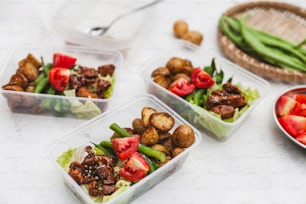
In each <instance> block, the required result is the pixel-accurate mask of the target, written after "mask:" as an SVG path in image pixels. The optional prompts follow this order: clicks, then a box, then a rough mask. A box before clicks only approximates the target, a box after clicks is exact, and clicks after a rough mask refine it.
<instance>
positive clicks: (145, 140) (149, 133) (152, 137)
mask: <svg viewBox="0 0 306 204" xmlns="http://www.w3.org/2000/svg"><path fill="white" fill-rule="evenodd" d="M158 140H159V135H158V132H157V130H156V129H155V128H154V127H148V128H146V129H145V130H144V131H143V133H142V134H141V136H140V143H141V144H144V145H148V146H151V145H154V144H156V143H157V142H158Z"/></svg>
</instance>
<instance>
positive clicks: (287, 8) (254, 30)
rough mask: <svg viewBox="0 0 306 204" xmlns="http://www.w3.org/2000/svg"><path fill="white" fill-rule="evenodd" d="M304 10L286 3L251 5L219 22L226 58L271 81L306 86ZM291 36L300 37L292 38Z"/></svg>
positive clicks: (231, 11)
mask: <svg viewBox="0 0 306 204" xmlns="http://www.w3.org/2000/svg"><path fill="white" fill-rule="evenodd" d="M305 23H306V15H305V9H302V8H300V7H299V6H296V5H292V4H288V3H283V2H265V1H260V2H248V3H243V4H239V5H237V6H235V7H233V8H230V9H229V10H227V11H226V12H224V13H223V14H222V16H221V17H220V20H219V27H218V28H219V30H218V39H219V46H220V47H221V50H222V51H223V52H224V54H225V56H226V57H228V58H229V59H231V60H232V61H234V62H235V63H236V64H238V65H240V66H242V67H243V68H245V69H247V70H249V71H251V72H253V73H255V74H257V75H259V76H262V77H265V78H267V79H269V80H275V81H283V82H290V83H297V84H304V83H305V82H306V47H305V42H306V38H305V36H306V26H305V25H306V24H305ZM292 33H298V34H297V35H292Z"/></svg>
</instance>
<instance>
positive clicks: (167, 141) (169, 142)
mask: <svg viewBox="0 0 306 204" xmlns="http://www.w3.org/2000/svg"><path fill="white" fill-rule="evenodd" d="M160 144H162V145H164V146H165V147H167V149H168V151H170V152H171V151H172V150H173V148H174V146H173V142H172V137H169V138H168V139H165V140H163V141H162V142H160Z"/></svg>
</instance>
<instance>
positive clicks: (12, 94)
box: [0, 46, 122, 118]
mask: <svg viewBox="0 0 306 204" xmlns="http://www.w3.org/2000/svg"><path fill="white" fill-rule="evenodd" d="M121 61H122V56H121V54H119V53H117V52H109V51H104V50H90V49H85V48H81V47H72V46H67V47H51V48H46V47H34V46H27V47H24V48H16V49H15V50H14V51H12V53H11V56H10V57H9V59H8V61H7V63H6V64H5V65H4V67H5V69H4V70H3V72H2V75H1V77H0V82H1V85H2V90H1V93H2V95H3V96H4V97H5V98H6V99H7V102H8V106H9V107H10V109H11V110H12V111H13V112H22V113H33V114H44V113H46V114H49V113H54V114H55V115H57V116H66V115H68V116H74V117H77V118H91V117H94V116H96V115H98V114H100V113H101V112H102V111H103V110H104V109H105V108H106V105H107V103H108V101H109V100H110V99H111V97H112V93H113V91H114V87H115V78H116V73H117V71H118V69H119V66H120V64H121Z"/></svg>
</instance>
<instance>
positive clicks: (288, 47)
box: [223, 16, 306, 67]
mask: <svg viewBox="0 0 306 204" xmlns="http://www.w3.org/2000/svg"><path fill="white" fill-rule="evenodd" d="M223 20H224V21H225V22H226V23H227V24H228V25H229V27H230V28H232V30H233V31H234V32H236V33H238V34H241V26H240V23H241V20H239V19H236V18H235V17H228V16H223ZM246 27H247V29H248V30H249V31H250V32H252V34H254V35H256V38H258V39H259V40H260V41H261V42H262V43H263V44H265V45H267V46H269V47H271V48H278V49H282V50H284V52H286V54H287V53H291V54H292V55H294V56H296V57H298V58H299V59H301V60H302V61H304V62H305V60H306V56H304V55H305V54H303V52H302V51H301V50H299V49H295V45H294V44H292V43H290V42H289V41H286V40H285V39H283V38H280V37H278V36H275V35H272V34H270V33H266V32H264V31H260V30H257V29H254V28H252V27H248V26H246ZM233 42H234V41H233ZM234 43H235V42H234ZM301 43H303V42H301ZM240 48H241V47H240ZM278 49H273V50H271V51H274V52H277V50H278ZM245 51H246V50H245ZM248 53H249V52H248ZM278 53H279V52H278ZM250 54H252V55H254V56H255V57H257V58H260V59H262V60H263V61H266V62H268V63H270V64H274V65H281V67H288V65H287V64H284V63H282V62H276V61H275V60H274V59H271V58H268V57H266V56H261V55H258V54H255V53H250ZM279 54H280V55H283V54H284V53H279ZM292 60H293V59H292ZM293 61H294V62H295V63H298V64H299V63H301V62H299V61H297V60H293Z"/></svg>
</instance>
